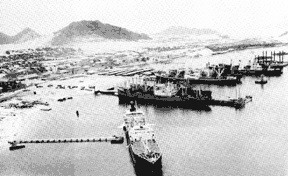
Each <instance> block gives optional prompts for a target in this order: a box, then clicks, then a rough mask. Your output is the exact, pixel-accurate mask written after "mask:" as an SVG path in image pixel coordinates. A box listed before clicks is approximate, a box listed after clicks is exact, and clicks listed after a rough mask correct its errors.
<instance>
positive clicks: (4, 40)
mask: <svg viewBox="0 0 288 176" xmlns="http://www.w3.org/2000/svg"><path fill="white" fill-rule="evenodd" d="M11 40H12V37H11V36H9V35H6V34H4V33H1V32H0V45H3V44H9V43H11Z"/></svg>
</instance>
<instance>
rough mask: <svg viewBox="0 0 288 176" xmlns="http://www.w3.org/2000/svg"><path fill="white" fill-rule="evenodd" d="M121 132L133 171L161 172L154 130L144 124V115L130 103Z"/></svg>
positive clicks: (160, 155)
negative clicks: (122, 131)
mask: <svg viewBox="0 0 288 176" xmlns="http://www.w3.org/2000/svg"><path fill="white" fill-rule="evenodd" d="M123 130H124V133H125V136H126V140H127V145H128V148H129V153H130V157H131V161H132V163H133V165H134V168H135V171H136V172H138V171H139V169H141V173H142V172H143V171H145V172H149V173H158V172H161V171H162V162H161V160H162V153H161V151H160V148H159V146H158V144H157V142H156V140H155V133H154V130H153V129H152V128H151V126H150V125H149V124H146V119H145V116H144V113H143V112H142V111H139V110H137V109H136V108H135V106H134V103H132V102H131V109H130V110H129V111H128V112H126V114H125V116H124V126H123ZM142 169H144V170H142ZM139 172H140V171H139Z"/></svg>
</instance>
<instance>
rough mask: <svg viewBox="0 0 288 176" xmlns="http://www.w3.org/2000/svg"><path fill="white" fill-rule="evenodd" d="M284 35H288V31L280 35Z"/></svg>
mask: <svg viewBox="0 0 288 176" xmlns="http://www.w3.org/2000/svg"><path fill="white" fill-rule="evenodd" d="M284 36H288V31H286V32H284V33H283V34H281V35H280V36H279V37H284Z"/></svg>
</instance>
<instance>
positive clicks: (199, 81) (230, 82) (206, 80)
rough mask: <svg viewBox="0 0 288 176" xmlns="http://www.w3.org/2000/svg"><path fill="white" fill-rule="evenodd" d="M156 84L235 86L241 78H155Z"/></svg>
mask: <svg viewBox="0 0 288 176" xmlns="http://www.w3.org/2000/svg"><path fill="white" fill-rule="evenodd" d="M156 80H157V82H160V83H165V82H174V83H180V82H186V83H188V84H190V85H193V84H211V85H228V86H229V85H230V86H235V85H237V84H238V83H241V77H237V78H235V79H225V78H219V79H217V78H199V79H194V78H186V79H184V78H172V77H171V78H169V77H163V76H157V77H156Z"/></svg>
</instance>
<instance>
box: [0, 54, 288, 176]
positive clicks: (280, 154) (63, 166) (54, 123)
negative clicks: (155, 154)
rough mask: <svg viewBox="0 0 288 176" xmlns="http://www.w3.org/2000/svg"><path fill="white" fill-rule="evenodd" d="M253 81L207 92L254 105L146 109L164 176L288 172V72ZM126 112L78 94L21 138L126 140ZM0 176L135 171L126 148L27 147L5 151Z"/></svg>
mask: <svg viewBox="0 0 288 176" xmlns="http://www.w3.org/2000/svg"><path fill="white" fill-rule="evenodd" d="M245 52H248V51H245ZM249 52H252V51H249ZM253 52H256V51H253ZM237 54H238V53H237ZM234 56H235V53H234ZM217 57H219V56H217ZM217 57H215V58H217ZM222 57H225V55H223V56H222ZM251 57H252V58H253V55H251V53H250V58H251ZM210 59H211V58H210ZM227 60H230V57H228V56H227ZM255 80H256V78H251V77H246V78H243V83H242V84H241V85H238V86H237V87H217V86H210V87H205V88H207V89H211V90H212V91H213V93H212V94H213V96H215V97H216V96H218V97H221V96H222V97H227V96H230V97H233V96H236V92H238V94H239V93H240V94H241V96H245V95H251V96H252V97H253V101H252V102H250V103H248V104H247V105H246V107H245V108H244V109H242V110H235V109H233V108H230V107H220V106H211V110H210V111H200V110H199V111H197V110H188V109H169V108H157V107H153V106H141V109H142V110H143V111H144V112H145V113H146V115H147V119H148V121H149V122H150V123H152V124H155V126H154V129H155V131H156V136H157V139H158V142H159V145H160V148H161V150H162V152H163V162H162V164H163V175H165V176H183V175H195V176H208V175H209V176H210V175H211V176H212V175H213V176H248V175H249V176H251V175H253V176H274V175H275V176H276V175H277V176H280V175H283V176H284V175H288V173H287V172H288V171H287V169H288V158H287V152H288V118H287V117H288V113H287V110H288V104H287V102H288V96H287V93H286V92H287V89H288V69H287V68H285V69H284V74H283V75H282V76H281V77H271V78H269V79H268V83H267V84H266V85H264V86H261V85H257V84H255V83H254V81H255ZM76 110H79V113H80V117H79V118H77V116H76V113H75V111H76ZM125 110H126V107H125V106H123V105H119V104H118V98H117V97H113V96H104V95H103V96H97V97H95V96H94V95H92V94H91V95H87V96H82V97H77V96H76V97H74V98H73V100H71V101H66V102H62V103H60V102H59V103H56V104H55V105H53V106H52V111H49V112H37V113H35V118H34V120H33V121H32V120H30V121H28V122H27V124H26V126H25V127H24V129H25V131H24V133H23V134H20V135H19V136H18V138H21V139H41V138H69V137H73V138H76V137H79V138H80V137H83V138H90V137H103V136H104V137H105V136H107V137H108V136H111V135H114V134H118V135H120V134H122V129H120V128H118V126H120V125H121V124H122V116H123V115H124V112H125ZM0 175H97V176H105V175H107V176H111V175H119V176H120V175H121V176H122V175H127V176H130V175H131V176H132V175H135V173H134V168H133V166H132V163H131V162H130V158H129V153H128V150H127V148H126V145H125V143H124V144H120V145H119V144H114V145H111V144H110V143H78V144H74V143H73V144H38V145H35V144H28V145H26V148H25V149H21V150H17V151H13V152H12V151H9V150H8V149H7V152H3V153H2V155H1V159H0Z"/></svg>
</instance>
